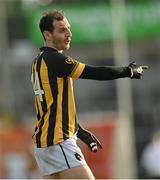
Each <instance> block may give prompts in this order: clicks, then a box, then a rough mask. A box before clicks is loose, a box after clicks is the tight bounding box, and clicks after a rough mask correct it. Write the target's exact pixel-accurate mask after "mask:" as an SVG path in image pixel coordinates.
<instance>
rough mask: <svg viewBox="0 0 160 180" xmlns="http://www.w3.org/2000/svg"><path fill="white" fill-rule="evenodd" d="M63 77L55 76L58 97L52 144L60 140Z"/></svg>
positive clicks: (61, 137) (61, 136) (61, 138)
mask: <svg viewBox="0 0 160 180" xmlns="http://www.w3.org/2000/svg"><path fill="white" fill-rule="evenodd" d="M63 82H64V80H63V78H57V84H58V97H57V112H56V124H55V129H54V144H57V143H59V142H62V140H63V132H62V95H63Z"/></svg>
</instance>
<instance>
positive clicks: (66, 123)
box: [62, 78, 69, 139]
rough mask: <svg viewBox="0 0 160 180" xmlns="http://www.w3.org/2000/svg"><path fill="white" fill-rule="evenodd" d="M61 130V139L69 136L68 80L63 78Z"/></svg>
mask: <svg viewBox="0 0 160 180" xmlns="http://www.w3.org/2000/svg"><path fill="white" fill-rule="evenodd" d="M62 130H63V139H66V138H67V137H68V136H69V134H68V133H69V113H68V80H67V78H64V82H63V99H62Z"/></svg>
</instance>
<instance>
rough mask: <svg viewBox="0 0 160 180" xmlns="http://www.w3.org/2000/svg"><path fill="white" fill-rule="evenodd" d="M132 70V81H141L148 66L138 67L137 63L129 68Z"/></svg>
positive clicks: (133, 63) (131, 64)
mask: <svg viewBox="0 0 160 180" xmlns="http://www.w3.org/2000/svg"><path fill="white" fill-rule="evenodd" d="M128 67H129V68H130V70H131V79H141V76H142V74H143V72H144V70H145V69H148V66H142V65H137V64H136V62H132V63H130V64H129V66H128Z"/></svg>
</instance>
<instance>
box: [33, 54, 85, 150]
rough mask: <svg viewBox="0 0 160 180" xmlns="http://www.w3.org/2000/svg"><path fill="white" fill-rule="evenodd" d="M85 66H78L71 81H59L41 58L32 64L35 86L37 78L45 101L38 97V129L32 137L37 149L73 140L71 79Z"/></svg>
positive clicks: (73, 123)
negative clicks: (71, 138)
mask: <svg viewBox="0 0 160 180" xmlns="http://www.w3.org/2000/svg"><path fill="white" fill-rule="evenodd" d="M84 67H85V65H84V64H81V63H77V64H76V65H75V67H74V69H73V71H72V73H71V75H70V77H56V76H55V75H54V73H53V72H52V71H51V69H50V67H48V66H47V64H46V62H45V59H44V58H43V57H42V56H41V54H40V55H39V56H38V57H37V60H35V61H34V62H33V64H32V83H33V87H34V84H35V83H36V82H35V81H36V77H35V76H36V74H37V75H38V81H39V86H40V87H39V88H40V89H41V90H43V92H44V94H41V95H42V99H43V101H41V99H40V97H39V95H36V96H35V109H36V115H37V116H36V120H35V121H36V127H35V132H34V135H33V139H34V143H35V144H36V146H37V147H48V146H51V145H53V144H58V143H61V142H62V141H64V140H65V139H67V138H69V137H73V135H74V134H75V132H76V130H77V122H76V109H75V102H74V95H73V85H72V83H73V82H72V78H78V77H79V76H80V75H81V73H82V71H83V69H84Z"/></svg>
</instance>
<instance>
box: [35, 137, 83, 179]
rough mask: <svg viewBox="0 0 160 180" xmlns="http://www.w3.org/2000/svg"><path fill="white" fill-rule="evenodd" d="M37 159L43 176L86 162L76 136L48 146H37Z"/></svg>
mask: <svg viewBox="0 0 160 180" xmlns="http://www.w3.org/2000/svg"><path fill="white" fill-rule="evenodd" d="M35 159H36V161H37V164H38V167H39V168H40V172H41V175H42V176H48V175H51V174H54V173H58V172H61V171H63V170H66V169H70V168H72V167H76V166H81V165H84V164H86V161H85V159H84V156H83V154H82V152H81V150H80V148H79V147H78V146H77V143H76V137H74V138H70V139H67V140H65V141H64V142H62V143H61V144H56V145H53V146H49V147H47V148H36V147H35Z"/></svg>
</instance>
